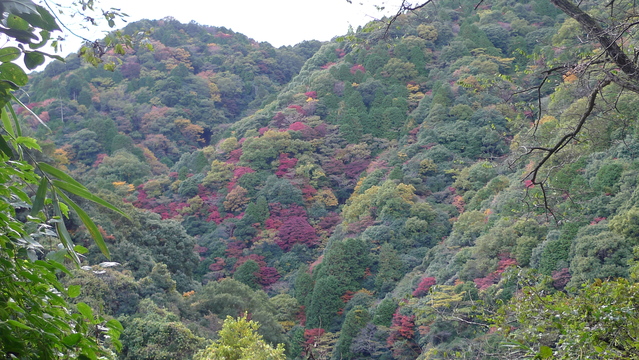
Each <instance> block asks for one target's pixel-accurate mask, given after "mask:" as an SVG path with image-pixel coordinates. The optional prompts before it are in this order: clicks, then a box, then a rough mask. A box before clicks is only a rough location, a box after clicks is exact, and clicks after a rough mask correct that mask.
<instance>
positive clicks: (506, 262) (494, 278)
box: [473, 255, 517, 290]
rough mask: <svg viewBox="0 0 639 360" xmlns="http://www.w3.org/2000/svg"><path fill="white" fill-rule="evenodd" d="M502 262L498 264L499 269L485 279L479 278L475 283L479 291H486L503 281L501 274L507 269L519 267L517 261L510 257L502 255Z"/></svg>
mask: <svg viewBox="0 0 639 360" xmlns="http://www.w3.org/2000/svg"><path fill="white" fill-rule="evenodd" d="M500 258H501V260H499V264H497V269H496V270H495V271H493V272H492V273H490V274H488V275H487V276H485V277H483V278H477V279H474V280H473V281H474V282H475V286H477V288H478V289H479V290H485V289H487V288H488V287H490V286H491V285H493V284H497V283H498V282H499V280H500V279H501V274H502V273H503V272H504V271H506V269H507V268H509V267H511V266H516V265H517V260H515V259H511V258H510V257H509V256H508V255H500Z"/></svg>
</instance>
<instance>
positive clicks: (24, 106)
mask: <svg viewBox="0 0 639 360" xmlns="http://www.w3.org/2000/svg"><path fill="white" fill-rule="evenodd" d="M9 95H10V96H11V99H12V100H13V101H15V102H17V103H18V105H20V106H22V107H23V108H24V109H25V110H27V112H29V114H31V115H32V116H33V117H35V118H36V119H37V120H38V121H39V122H40V124H42V126H44V127H45V128H47V130H49V131H51V129H50V128H49V127H48V126H47V124H45V123H44V121H42V119H40V117H39V116H38V115H36V113H34V112H33V111H31V109H29V108H28V107H27V106H26V105H25V104H23V103H22V101H20V99H18V98H17V97H15V95H13V94H9ZM11 111H12V112H13V108H12V109H11ZM14 114H15V113H14ZM15 118H16V119H17V117H15Z"/></svg>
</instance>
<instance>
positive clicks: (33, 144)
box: [16, 136, 42, 151]
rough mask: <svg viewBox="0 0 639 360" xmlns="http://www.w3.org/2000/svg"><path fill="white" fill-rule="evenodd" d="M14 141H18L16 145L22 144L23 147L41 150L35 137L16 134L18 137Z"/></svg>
mask: <svg viewBox="0 0 639 360" xmlns="http://www.w3.org/2000/svg"><path fill="white" fill-rule="evenodd" d="M16 143H18V145H23V146H24V147H26V148H29V149H36V150H38V151H41V150H42V149H41V148H40V145H38V142H37V141H36V139H34V138H31V137H25V136H18V138H17V139H16Z"/></svg>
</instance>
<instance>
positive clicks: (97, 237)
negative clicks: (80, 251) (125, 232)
mask: <svg viewBox="0 0 639 360" xmlns="http://www.w3.org/2000/svg"><path fill="white" fill-rule="evenodd" d="M57 182H58V181H54V183H57ZM56 193H57V194H58V196H60V198H62V200H64V202H66V203H67V204H68V205H69V206H71V208H73V210H74V211H75V212H76V213H77V214H78V216H79V217H80V220H82V223H83V224H84V226H85V227H86V228H87V230H88V231H89V233H90V234H91V237H92V238H93V241H95V244H96V245H98V248H100V251H102V254H104V256H106V257H107V259H111V254H110V253H109V249H108V248H107V246H106V244H105V243H104V238H102V234H101V233H100V230H98V227H97V226H96V225H95V223H94V222H93V220H91V218H90V217H89V215H87V213H86V212H84V210H83V209H82V208H81V207H80V206H78V204H76V203H74V202H73V201H72V200H71V199H69V197H67V196H66V195H65V194H64V193H63V192H61V191H57V190H56ZM74 252H75V250H74Z"/></svg>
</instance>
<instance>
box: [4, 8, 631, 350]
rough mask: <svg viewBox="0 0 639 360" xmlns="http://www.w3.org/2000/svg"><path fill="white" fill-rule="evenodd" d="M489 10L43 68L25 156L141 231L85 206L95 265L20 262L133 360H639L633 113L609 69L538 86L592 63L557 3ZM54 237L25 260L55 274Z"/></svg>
mask: <svg viewBox="0 0 639 360" xmlns="http://www.w3.org/2000/svg"><path fill="white" fill-rule="evenodd" d="M460 5H461V6H460ZM475 5H476V2H475V1H462V2H461V3H460V2H459V1H455V2H452V1H438V2H436V4H434V5H433V6H426V7H424V8H422V9H420V10H418V11H415V12H413V13H409V14H406V15H402V16H399V17H398V18H397V19H396V20H395V22H394V25H397V27H395V26H393V27H390V28H388V30H386V29H383V28H377V27H376V26H375V24H371V25H370V26H369V27H367V28H364V29H358V30H357V31H356V32H354V33H352V34H348V35H347V36H345V37H344V38H342V39H338V40H336V41H333V42H329V43H324V44H321V43H319V42H304V43H301V44H298V45H296V46H293V47H282V48H279V49H276V48H273V47H272V46H270V45H269V44H267V43H257V42H255V41H253V40H251V39H250V38H248V37H246V36H244V35H242V34H237V33H234V32H232V31H230V30H228V29H224V28H215V27H208V26H201V25H198V24H194V23H191V24H186V25H185V24H180V23H179V22H177V21H175V20H173V19H170V18H167V19H164V20H157V21H143V22H138V23H134V24H130V25H129V26H127V27H126V28H125V29H124V30H123V34H125V35H132V34H136V33H138V32H139V31H140V30H141V29H153V30H152V31H151V32H150V33H149V43H150V44H152V45H153V49H154V50H153V51H151V50H149V48H148V47H147V46H137V45H133V44H132V47H131V48H130V49H127V50H126V51H124V50H125V49H121V50H122V51H121V52H124V53H123V54H116V52H115V51H111V52H108V53H107V54H105V57H104V60H105V61H112V62H113V63H120V62H121V65H120V66H119V67H118V68H117V69H116V70H115V71H113V72H111V71H106V70H103V69H101V68H96V67H93V66H87V65H83V64H82V63H81V62H80V60H79V59H77V58H75V57H70V58H68V59H67V61H66V62H65V63H52V64H50V65H49V66H48V67H47V68H46V69H45V70H44V71H43V72H42V73H38V74H34V75H32V76H31V79H30V80H29V83H28V84H26V83H25V85H26V86H25V89H26V92H25V93H24V95H21V96H20V99H21V100H22V102H23V103H25V107H26V109H25V108H20V107H16V109H15V113H16V117H18V118H19V119H20V124H21V125H22V131H23V133H24V135H25V136H26V135H29V136H33V137H35V138H37V139H38V143H39V144H40V147H41V148H42V153H41V154H37V155H35V156H36V158H35V159H34V160H33V161H37V162H38V163H40V162H42V161H46V162H48V163H50V164H54V165H55V166H56V167H57V168H59V169H62V170H64V171H66V172H68V173H70V174H71V175H73V176H74V177H75V178H78V179H81V181H82V182H83V183H84V184H85V185H86V187H87V188H88V189H89V190H90V191H92V192H93V193H95V194H97V195H99V196H101V198H104V199H106V200H107V201H109V202H110V203H113V204H116V205H117V206H118V208H119V209H122V211H123V212H124V213H126V214H127V216H128V217H129V218H130V219H126V218H125V217H123V216H122V215H119V214H117V213H113V212H108V213H107V212H103V211H102V210H100V209H96V208H93V206H92V204H91V202H88V201H86V199H82V198H76V197H75V195H82V194H84V192H78V191H76V192H75V193H74V192H71V193H72V194H71V195H66V196H70V197H71V199H69V200H73V201H75V202H76V203H78V204H79V206H78V208H84V209H87V210H86V211H87V213H88V214H87V216H86V217H84V216H76V215H73V214H71V215H70V217H69V218H67V219H65V221H64V223H63V224H65V228H67V229H68V232H69V236H70V237H71V238H73V242H74V244H76V245H80V246H81V247H79V248H77V249H83V248H87V250H88V252H87V253H86V254H84V256H83V257H82V265H83V267H82V268H72V266H70V267H69V269H70V270H67V269H66V268H64V267H63V266H61V265H59V264H58V265H51V264H54V263H52V262H49V263H46V262H42V261H36V262H32V261H29V260H27V258H28V250H29V247H28V246H27V245H24V246H23V245H21V247H22V248H24V250H22V253H20V254H16V255H14V254H13V253H11V254H10V253H6V254H7V255H11V256H10V257H11V258H12V259H14V260H12V261H18V262H16V263H15V264H22V265H20V266H28V267H37V269H36V270H34V271H36V272H37V273H39V274H40V273H42V274H48V275H47V276H48V277H45V278H47V279H50V281H51V284H52V285H51V286H54V287H55V288H57V289H58V291H61V292H62V293H64V294H67V295H69V297H68V298H67V299H66V300H64V302H65V303H66V302H70V303H71V304H76V305H74V306H76V307H77V309H78V311H79V312H80V314H82V316H84V319H85V320H83V321H80V320H79V318H78V319H75V320H73V321H74V322H73V323H77V324H79V325H78V326H80V325H83V326H88V324H95V325H97V324H105V323H107V320H109V321H111V322H110V323H109V324H110V325H112V327H113V328H114V329H118V330H117V332H121V336H120V341H121V342H122V347H121V349H120V350H121V351H120V352H119V353H118V355H117V356H118V357H119V358H123V359H163V358H166V359H169V358H170V359H182V358H184V359H190V358H196V359H200V358H216V356H219V354H220V351H222V350H220V349H229V348H228V347H230V348H237V349H246V348H249V349H258V348H259V349H261V350H260V351H262V352H263V353H264V358H269V356H270V357H272V358H274V359H276V358H281V357H282V356H283V355H282V351H284V355H285V356H286V357H287V358H291V359H295V358H299V359H302V358H304V359H307V358H314V359H328V358H334V359H342V358H343V359H443V358H472V359H477V358H485V359H495V358H504V359H514V358H525V357H537V358H565V359H575V358H601V359H610V358H635V357H637V356H638V355H637V354H636V348H637V347H636V345H637V344H636V340H635V338H636V331H637V330H636V329H637V323H636V322H637V320H636V318H637V316H636V315H637V314H636V312H637V310H636V309H637V299H636V293H637V290H636V288H637V283H636V274H637V270H636V268H635V259H636V257H637V255H638V254H637V253H636V251H637V250H636V249H635V247H636V246H637V245H639V237H638V236H639V231H637V230H636V229H635V228H636V227H637V224H636V223H637V221H636V219H637V218H638V217H639V203H638V200H639V195H638V194H637V193H636V190H635V189H636V185H637V176H638V175H639V166H638V165H639V162H638V161H637V158H636V149H638V147H637V144H638V141H637V133H636V125H635V122H636V116H637V115H636V114H637V113H638V112H637V108H638V107H639V99H638V98H637V95H636V94H634V93H632V92H627V91H625V90H624V89H623V88H621V87H620V86H619V85H617V84H614V83H611V84H606V86H605V87H603V88H597V87H596V84H597V83H598V82H599V81H600V80H602V78H599V77H597V76H599V75H598V74H601V73H594V72H593V73H592V74H591V77H590V78H586V77H585V76H582V73H576V72H575V69H573V68H570V67H566V66H564V67H563V70H561V71H555V72H551V73H547V72H545V70H547V69H551V68H557V67H558V65H562V66H563V65H564V64H566V63H568V62H570V61H573V60H575V59H581V58H584V59H585V58H590V57H593V56H597V54H599V53H600V52H601V49H600V48H599V47H598V46H597V45H596V44H591V43H584V42H582V41H581V39H583V38H585V35H584V34H582V32H581V30H580V27H579V26H578V24H577V23H576V22H575V21H574V20H572V19H570V18H568V17H567V16H565V15H564V14H563V13H562V12H561V11H559V10H558V9H556V8H555V7H553V6H552V5H551V4H550V3H548V2H547V1H545V0H531V1H520V2H516V3H513V2H508V1H490V2H486V3H483V2H482V4H481V6H480V7H479V8H478V9H474V6H475ZM595 5H596V4H595ZM595 5H592V8H591V9H590V10H589V11H590V12H591V13H593V14H596V13H597V12H598V11H603V9H599V8H597V7H596V6H595ZM617 5H619V4H617ZM619 6H621V5H619ZM384 34H386V35H387V36H385V37H384V36H383V35H384ZM629 41H630V40H629ZM540 83H543V86H538V85H539V84H540ZM527 88H533V89H534V91H532V92H522V91H520V90H521V89H527ZM593 89H595V90H597V91H596V92H594V93H593ZM27 94H28V95H27ZM593 94H594V96H595V99H597V100H598V101H596V102H594V105H593V107H592V109H591V113H590V116H589V117H588V121H587V122H586V123H585V125H584V126H583V129H582V130H581V132H580V133H579V134H578V136H577V137H575V138H574V139H573V141H571V142H569V143H567V144H566V146H565V147H563V148H562V150H561V151H560V152H558V153H557V154H555V156H553V157H551V158H550V160H548V161H547V162H546V163H545V167H544V168H543V169H542V171H540V172H539V174H543V176H542V175H538V176H539V177H538V178H535V179H531V178H530V177H529V176H528V175H529V174H530V173H531V171H533V170H534V169H535V168H536V165H537V164H538V163H539V161H540V160H541V159H543V157H542V155H543V154H541V155H539V156H537V155H535V154H534V153H533V154H530V153H529V151H527V150H528V149H529V148H530V147H531V146H532V147H540V148H545V147H551V146H553V145H554V144H556V143H557V141H559V140H561V139H562V138H563V136H565V134H566V133H567V132H570V131H572V130H574V129H575V127H576V126H579V124H580V122H581V119H582V117H583V114H584V113H585V111H586V110H587V109H588V108H589V106H588V105H589V103H592V102H591V101H590V100H591V99H592V98H593ZM540 106H541V107H540ZM27 109H28V110H27ZM31 112H33V113H34V114H37V115H38V116H39V118H40V119H41V120H42V121H43V122H44V123H46V127H48V128H49V129H51V132H47V129H46V128H45V127H43V126H41V125H40V124H39V123H38V122H37V120H35V118H34V117H33V116H32V114H31ZM6 114H7V113H5V115H6ZM5 128H6V125H5ZM9 135H11V134H4V135H3V136H4V138H5V139H9ZM16 141H17V140H16ZM0 145H1V144H0ZM522 149H523V151H522ZM2 152H3V156H5V161H9V156H10V155H11V154H9V150H5V149H4V148H2ZM7 164H11V163H10V162H7ZM11 166H12V167H14V165H11ZM24 166H26V164H25V165H24ZM47 169H48V168H47ZM23 170H24V169H23ZM7 171H8V170H7ZM24 171H26V170H24ZM14 175H18V176H20V177H22V178H23V179H24V181H26V182H32V183H33V182H35V183H37V177H35V176H33V177H31V175H28V176H27V175H20V174H14ZM7 176H8V175H7ZM527 176H528V177H527ZM57 177H58V179H60V180H62V181H65V179H66V178H60V177H59V176H57ZM542 178H543V186H541V185H542V183H540V181H542ZM5 184H6V185H7V186H9V184H8V183H7V182H5ZM36 188H37V186H36ZM63 189H64V188H63ZM12 191H13V190H12ZM74 194H75V195H74ZM85 197H86V196H85ZM35 198H36V199H38V196H36V197H35ZM35 203H36V202H34V204H35ZM67 203H69V202H67ZM5 205H7V206H9V205H11V207H12V208H17V209H20V208H21V206H18V205H12V203H9V202H6V203H5ZM34 206H35V205H34ZM36 208H37V207H36ZM7 211H8V213H10V214H11V215H13V218H14V219H13V220H10V221H11V224H13V225H12V226H11V227H12V228H20V227H24V226H25V225H23V224H24V220H25V219H26V214H25V215H24V216H23V215H20V214H21V211H20V210H18V211H15V210H14V211H13V212H12V210H11V209H10V208H9V207H8V210H7ZM88 217H90V218H92V219H94V221H95V222H96V223H97V224H99V227H95V229H93V228H92V227H91V225H90V224H89V223H87V222H86V221H85V220H86V218H88ZM59 218H61V216H59ZM59 223H60V222H59V221H58V224H59ZM11 224H8V225H7V226H9V225H11ZM41 229H44V228H41ZM42 231H44V230H42ZM92 232H93V233H94V234H92ZM95 233H98V235H99V236H100V238H101V239H104V243H105V245H106V247H108V249H109V251H110V254H111V260H112V262H107V261H106V260H108V259H106V258H105V257H104V256H105V255H104V251H101V250H103V248H104V247H103V246H100V245H101V242H100V241H97V242H95V241H93V240H90V239H91V235H93V236H95ZM47 235H50V234H49V233H47ZM22 237H24V236H23V235H20V236H18V237H16V238H15V239H14V240H12V241H13V242H14V243H16V241H17V239H18V238H22ZM58 242H59V240H58V239H56V238H52V237H49V236H46V237H43V238H42V240H40V244H41V245H42V246H41V248H39V249H34V250H37V251H34V252H32V253H31V255H32V258H33V259H35V258H39V259H44V258H45V257H46V258H48V259H51V258H53V259H56V258H55V256H62V257H60V258H57V259H58V260H59V261H60V262H63V260H62V259H63V256H64V254H61V255H56V254H60V253H59V248H58V245H57V243H58ZM5 246H6V245H2V247H3V248H5ZM70 248H71V249H73V246H71V247H70ZM101 248H102V249H101ZM66 251H69V247H67V249H66ZM15 259H19V260H15ZM47 264H49V265H47ZM68 265H70V264H68ZM15 266H18V265H15ZM56 266H57V267H56ZM54 268H57V269H60V270H61V271H62V272H66V273H68V274H67V275H64V276H62V275H61V274H59V280H58V278H56V277H55V276H54V275H53V274H54V273H53V271H54V270H55V269H54ZM27 278H28V279H29V277H27ZM31 281H32V282H33V281H35V280H33V279H32V280H31ZM30 284H31V285H34V286H35V287H36V288H37V289H39V290H37V291H36V289H35V288H34V290H29V293H31V294H32V295H33V298H34V299H36V300H38V299H40V300H38V301H43V300H42V299H46V297H44V298H43V294H44V293H46V294H52V292H51V289H50V288H47V287H38V283H36V282H34V283H30ZM79 289H81V291H79V292H78V290H79ZM21 291H24V289H22V290H21ZM38 291H40V292H38ZM56 296H57V295H56ZM13 298H15V297H13ZM54 299H57V298H55V297H54ZM36 300H34V301H36ZM60 301H62V300H60ZM7 303H8V304H11V302H10V301H7ZM53 305H56V304H53ZM8 306H9V307H11V306H10V305H8ZM30 306H33V305H30ZM68 306H69V307H70V308H71V307H72V306H73V305H68ZM32 308H33V307H32ZM90 308H92V309H93V310H89V309H90ZM56 309H57V308H56ZM14 310H15V309H14ZM16 311H18V310H16ZM18 312H19V311H18ZM70 313H71V312H69V313H66V314H67V315H65V316H76V317H78V316H80V315H78V314H76V315H69V314H70ZM228 317H231V319H228ZM16 319H17V318H16ZM16 319H12V320H11V321H12V322H10V321H7V320H3V321H4V322H3V323H2V324H3V325H4V324H7V325H12V326H14V327H16V326H17V327H21V326H20V325H19V324H16V323H15V321H18V322H19V323H20V324H23V325H24V324H25V323H23V322H20V320H16ZM110 319H117V320H119V322H120V323H121V324H122V328H120V327H119V326H118V323H117V322H115V321H114V320H110ZM225 319H226V320H225ZM234 319H237V320H234ZM69 321H71V320H69ZM258 324H259V326H258ZM25 326H27V325H25ZM27 327H29V326H27ZM258 327H259V329H258ZM87 329H88V327H87ZM26 330H28V329H24V328H22V330H20V331H26ZM85 330H86V329H85ZM74 331H78V330H74ZM229 331H236V332H238V333H242V334H243V336H241V337H239V338H237V340H238V342H237V343H229V341H230V340H229V339H231V338H233V337H232V336H230V335H229ZM3 333H4V332H3ZM9 333H10V332H9ZM25 336H26V335H25ZM25 336H22V335H21V336H15V339H13V340H12V341H13V343H15V344H18V345H19V344H20V343H21V342H20V340H19V339H24V338H26V337H25ZM65 336H66V337H62V338H60V339H61V341H62V342H63V343H64V344H65V346H67V348H69V349H73V346H75V345H76V343H77V342H73V341H75V339H76V337H75V335H74V336H73V337H71V338H70V337H69V336H70V335H65ZM101 339H102V338H99V339H98V345H99V346H101V347H100V349H103V350H99V351H107V350H104V348H105V346H109V342H108V341H102V340H101ZM78 341H79V340H78ZM213 341H214V342H213ZM72 342H73V343H72ZM278 344H283V345H281V346H280V345H278ZM115 345H117V343H116V344H115ZM16 346H17V345H16ZM226 346H228V347H226ZM282 347H283V348H284V349H285V350H282ZM114 349H116V350H117V346H116V347H115V348H114ZM4 351H5V353H8V352H9V350H4ZM73 351H75V350H73ZM94 351H96V350H94ZM224 351H226V350H224ZM242 351H243V350H238V351H234V352H233V353H234V354H236V355H237V356H238V357H237V358H242V356H243V355H241V354H242ZM255 351H257V350H251V351H250V352H251V353H254V352H255Z"/></svg>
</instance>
